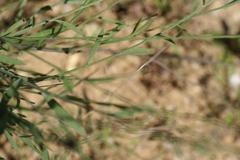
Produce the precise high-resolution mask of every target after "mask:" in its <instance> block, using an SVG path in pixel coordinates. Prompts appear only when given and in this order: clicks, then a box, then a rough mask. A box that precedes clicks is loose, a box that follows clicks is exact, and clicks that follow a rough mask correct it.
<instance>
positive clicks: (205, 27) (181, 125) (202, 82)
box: [0, 0, 240, 160]
mask: <svg viewBox="0 0 240 160" xmlns="http://www.w3.org/2000/svg"><path fill="white" fill-rule="evenodd" d="M21 2H22V3H20V5H19V1H14V0H9V1H4V0H0V22H1V23H0V31H4V30H6V28H8V27H9V26H11V25H12V24H13V21H14V20H15V19H16V18H18V17H19V18H20V17H25V18H31V17H32V15H35V14H36V15H35V16H34V18H35V21H36V22H35V23H38V22H41V21H43V20H45V19H49V18H53V17H56V16H58V15H60V14H61V13H64V12H68V11H71V10H72V9H75V8H76V7H77V5H76V3H77V2H76V3H75V1H73V0H72V1H69V3H65V4H64V3H63V1H59V0H28V1H21ZM228 2H230V1H226V0H215V1H213V2H212V3H211V5H209V6H208V7H207V8H206V9H205V11H206V12H203V14H199V15H198V16H196V17H193V18H191V19H189V20H188V21H187V22H185V23H184V24H179V25H178V26H177V27H174V28H172V29H168V30H164V27H165V26H167V25H168V24H172V23H173V22H175V21H177V20H179V19H182V18H184V17H187V16H188V15H191V13H193V12H194V11H195V10H194V7H195V5H196V4H198V5H199V4H201V3H203V4H202V5H206V4H204V3H208V1H206V2H205V1H197V0H196V1H192V0H171V1H170V0H121V1H119V2H118V3H116V1H115V2H114V1H110V0H105V1H101V2H99V3H98V4H96V5H94V6H92V7H90V8H89V9H88V10H86V11H84V12H83V13H82V14H81V16H79V18H78V20H77V21H78V23H79V24H81V22H84V25H82V26H81V29H82V32H83V33H84V34H85V35H86V36H92V35H97V34H98V33H101V31H102V30H110V29H112V27H113V26H114V25H115V24H119V23H120V22H121V23H124V25H123V26H124V27H123V28H122V29H120V30H119V31H118V33H117V34H116V36H119V37H124V36H126V35H128V34H129V33H131V32H134V26H135V29H136V28H137V27H138V23H142V21H145V20H146V23H148V24H147V25H145V26H144V27H146V26H147V31H146V30H144V32H142V33H141V35H140V36H139V37H138V38H137V39H135V40H125V41H121V42H116V43H110V42H109V43H108V44H105V45H103V46H101V47H99V48H98V51H97V53H96V59H101V58H104V57H106V56H109V55H114V54H117V52H118V51H119V50H120V49H121V48H125V47H126V48H127V47H130V46H132V45H134V44H135V43H137V42H139V41H140V40H141V39H146V38H148V37H152V36H153V35H155V34H157V33H159V32H160V31H162V30H164V33H165V35H168V36H169V37H165V39H164V40H163V39H160V40H154V41H148V42H146V43H144V44H143V45H142V48H144V49H146V50H144V53H143V54H142V55H141V53H142V52H143V50H141V53H139V54H136V52H138V50H134V51H132V52H133V55H127V56H119V57H117V58H114V59H111V60H108V61H104V62H102V63H97V64H95V65H92V66H89V67H88V68H84V69H82V70H77V71H76V72H74V73H73V75H75V76H81V77H85V78H88V77H90V78H92V79H91V81H87V82H83V83H81V84H79V85H77V86H75V87H74V89H73V91H72V92H71V94H72V95H75V96H79V97H84V98H85V99H92V100H94V101H96V102H101V105H100V103H96V104H92V105H89V106H88V107H89V108H88V109H87V110H84V111H83V110H81V109H79V106H77V105H73V104H68V103H67V102H65V101H59V103H60V104H61V105H62V106H63V107H64V108H65V109H66V110H67V111H68V112H69V113H70V114H71V115H73V117H74V118H76V119H79V120H80V121H81V122H82V123H83V126H84V128H85V129H86V132H87V136H86V137H81V136H80V135H78V134H74V133H72V132H66V133H63V132H61V130H57V129H56V127H55V125H56V123H55V121H54V120H53V118H52V117H51V116H50V117H44V115H45V112H44V111H42V112H41V114H40V115H39V113H32V112H26V113H25V112H23V113H24V115H25V116H26V117H27V119H29V120H31V121H35V120H40V119H45V120H46V119H47V120H48V121H50V122H51V125H50V122H49V124H48V125H49V126H47V125H46V124H44V125H40V128H41V129H42V130H43V131H44V132H45V133H46V142H47V144H48V147H49V152H50V154H51V156H52V159H72V160H75V159H76V160H78V159H92V160H122V159H127V160H205V159H206V160H238V159H240V154H239V153H240V97H239V96H240V94H239V93H240V92H239V91H240V90H239V86H240V61H239V55H240V40H239V34H240V4H239V3H234V5H232V6H229V7H226V8H223V9H220V10H217V11H213V12H207V11H208V10H211V9H213V8H218V7H221V6H223V5H224V4H226V3H228ZM115 3H116V4H115ZM47 6H49V7H47ZM50 6H51V7H50ZM21 7H22V8H21ZM19 8H21V12H19ZM97 13H99V14H97ZM96 14H97V15H96ZM64 20H65V19H64ZM144 23H145V22H144ZM53 25H54V24H53ZM119 26H120V25H119ZM48 27H49V28H51V26H48ZM37 31H38V30H36V31H35V32H37ZM75 34H76V33H75V32H73V31H71V30H70V31H65V32H63V33H61V36H63V37H65V39H60V38H59V39H52V40H51V39H50V40H48V43H47V44H46V45H45V46H44V47H43V49H36V48H30V51H31V52H32V53H34V54H27V53H18V54H17V57H18V58H19V59H20V60H22V61H24V62H25V65H22V66H20V67H18V70H17V73H18V74H20V75H24V76H29V75H30V74H29V73H27V72H26V71H29V70H31V71H32V72H38V73H42V74H46V73H51V74H54V73H57V71H53V68H54V67H52V66H51V65H49V64H48V63H46V61H47V62H51V64H53V65H54V66H57V67H59V68H61V69H63V70H65V71H69V70H72V69H74V68H77V67H79V66H82V65H84V64H85V63H86V62H87V60H88V56H87V55H88V54H89V50H90V49H91V47H84V45H85V44H86V43H85V42H83V41H82V40H74V39H67V38H66V37H72V36H73V35H75ZM177 34H179V36H175V35H177ZM219 35H231V36H233V37H234V36H235V38H231V37H230V38H229V37H228V38H226V39H225V38H220V36H219ZM173 37H174V38H173ZM21 47H24V45H21ZM59 48H62V49H63V50H61V51H59ZM69 48H71V49H69ZM64 49H65V50H64ZM149 50H151V51H153V52H152V53H151V54H149V55H148V54H145V51H146V52H148V51H149ZM63 51H65V52H63ZM129 52H131V51H129ZM139 52H140V51H139ZM0 53H1V54H2V53H3V54H5V52H4V51H2V50H0ZM9 54H15V53H13V52H12V53H9ZM134 54H136V55H134ZM157 54H158V56H155V57H154V55H157ZM139 55H140V56H139ZM36 57H37V58H36ZM39 57H40V58H41V59H40V58H39ZM51 83H52V82H51ZM43 84H44V85H46V84H48V82H47V83H46V84H45V83H43ZM43 84H42V85H43ZM61 89H62V87H61V86H59V87H55V88H53V89H52V91H54V92H56V93H58V92H59V91H61ZM25 95H26V96H27V97H28V99H30V100H31V101H33V102H34V103H35V104H36V105H37V104H38V105H40V104H41V102H42V97H41V96H39V95H35V94H31V93H26V94H25ZM110 103H119V104H127V105H130V106H135V105H139V104H140V105H141V107H140V108H141V110H140V111H139V110H134V109H131V107H130V108H127V109H126V110H124V111H118V108H117V109H116V108H113V107H110V106H109V104H110ZM104 104H106V105H104ZM26 105H27V104H26ZM120 108H121V107H120ZM105 111H108V112H110V111H111V112H114V113H116V114H114V116H112V115H111V116H109V115H107V114H105ZM115 111H117V112H115ZM42 116H43V117H42ZM25 148H26V149H25ZM0 155H1V156H2V157H6V159H9V160H11V159H38V155H37V154H35V153H33V152H32V151H31V149H28V148H27V147H26V146H25V145H22V148H21V150H20V152H17V151H16V150H14V149H12V148H11V145H10V144H9V143H7V141H6V138H5V137H2V136H1V137H0ZM29 157H31V158H29Z"/></svg>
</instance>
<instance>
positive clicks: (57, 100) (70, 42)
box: [0, 0, 239, 159]
mask: <svg viewBox="0 0 240 160" xmlns="http://www.w3.org/2000/svg"><path fill="white" fill-rule="evenodd" d="M212 2H213V0H210V1H207V2H204V5H202V3H200V1H199V3H196V4H197V5H195V6H194V7H195V8H193V11H192V12H191V13H190V14H189V15H186V16H185V17H183V18H182V19H180V20H177V21H174V22H172V23H169V24H168V25H166V26H163V27H160V26H157V27H154V28H153V27H152V23H153V22H154V20H155V17H154V16H153V17H146V18H142V19H140V20H139V21H138V22H135V23H133V24H126V23H125V22H123V21H120V20H115V19H107V18H106V19H105V17H101V14H102V13H103V12H104V11H107V10H110V9H111V7H113V6H114V5H115V4H117V3H119V1H113V2H107V3H108V5H107V7H106V8H104V9H102V10H100V11H99V12H97V13H95V14H94V15H91V16H88V13H89V10H91V9H92V8H93V7H95V6H97V5H100V4H101V3H104V2H102V1H101V0H82V1H75V0H65V1H58V2H57V3H55V4H51V5H46V6H42V7H41V8H40V9H38V10H37V11H35V12H33V13H32V14H31V15H30V16H28V17H25V15H24V8H25V7H26V6H27V4H28V1H27V0H20V1H18V2H16V1H10V2H8V3H9V4H11V5H14V6H15V7H16V8H15V9H14V11H13V12H15V15H14V17H13V18H12V19H11V21H10V22H8V23H9V25H6V26H1V33H0V49H1V50H0V52H1V55H0V76H1V80H0V89H1V106H0V117H1V121H0V134H4V135H5V136H6V138H7V139H8V142H9V143H10V144H11V146H12V147H13V148H14V150H15V151H16V152H20V147H21V145H27V146H28V147H29V148H31V149H32V150H34V151H35V152H36V153H38V155H39V157H41V159H50V158H51V156H50V154H49V150H48V142H49V141H54V139H52V138H51V136H53V135H55V134H56V135H57V136H58V135H59V136H63V138H60V139H59V138H56V139H57V141H59V143H63V144H68V143H70V142H71V143H73V142H72V141H71V137H75V136H76V137H77V136H80V137H81V140H82V141H84V139H87V138H88V133H89V132H91V128H90V127H89V126H88V125H89V124H84V123H85V121H84V120H83V118H82V117H81V113H86V112H89V111H91V110H94V112H97V113H100V114H102V115H104V116H106V117H111V118H116V119H124V118H129V117H132V116H133V115H135V114H138V113H152V112H153V111H152V109H151V108H150V107H148V106H143V105H139V104H134V103H129V102H125V101H122V103H115V102H114V103H113V102H104V101H98V100H94V99H90V98H88V96H87V95H85V96H83V97H80V96H74V95H73V94H72V93H73V90H74V88H75V87H77V86H78V85H79V84H81V83H88V84H90V85H91V84H94V83H104V82H109V81H114V80H116V79H118V76H110V77H97V78H96V77H95V78H94V77H91V74H90V75H88V76H84V77H83V76H79V75H78V74H77V75H76V74H75V73H79V72H80V73H82V72H84V71H85V70H88V69H89V68H91V67H93V66H96V65H98V64H101V63H107V62H110V61H111V60H114V59H117V58H120V57H124V56H154V54H155V50H153V49H151V48H146V47H145V46H144V44H146V43H148V42H151V41H157V40H162V41H166V42H167V45H168V46H169V45H176V41H177V40H180V39H208V38H239V35H189V34H186V35H184V34H183V35H181V34H178V35H175V36H171V35H168V34H167V33H168V31H172V30H175V29H177V30H180V31H182V30H183V29H184V24H185V23H187V22H189V21H190V20H191V19H193V18H194V17H196V16H199V15H202V14H205V13H209V12H212V11H216V10H220V9H224V8H226V7H229V6H231V5H233V4H235V3H238V2H239V1H236V0H233V1H229V2H228V3H227V4H225V5H224V6H221V7H219V8H215V9H210V10H208V9H207V7H208V6H209V5H210V4H211V3H212ZM69 3H73V4H74V5H75V7H74V9H72V10H70V11H67V12H63V13H61V14H59V15H57V16H55V17H47V18H45V17H44V16H43V17H41V15H43V14H46V13H47V12H49V11H51V10H53V8H54V7H57V6H63V5H69ZM158 3H159V5H160V6H161V8H162V7H163V10H165V9H166V8H167V9H168V6H169V3H168V1H158ZM9 4H6V5H4V6H3V7H2V8H1V11H0V13H5V12H9V10H8V9H9ZM37 17H38V18H39V19H40V21H39V20H38V19H37ZM41 18H42V19H41ZM93 21H100V22H101V23H103V24H108V25H110V26H111V28H110V29H109V28H107V27H106V28H105V27H102V28H100V29H99V31H98V32H97V33H93V34H92V35H90V36H89V35H86V34H85V33H84V31H83V29H84V28H85V27H86V25H87V24H89V23H90V22H93ZM2 28H3V29H2ZM129 28H130V29H131V31H132V32H131V33H128V34H126V35H121V36H119V33H120V32H121V31H123V30H124V29H129ZM153 30H154V31H158V33H157V34H154V35H151V36H149V37H146V36H145V35H144V34H146V33H149V32H151V31H153ZM66 31H72V32H74V35H73V36H70V37H69V36H65V35H64V33H65V32H66ZM76 42H78V43H76ZM122 42H131V45H129V46H125V47H122V48H119V49H118V50H114V51H112V50H111V52H112V54H111V55H109V56H106V57H104V58H98V56H97V53H98V52H99V51H102V50H107V49H108V46H109V45H111V44H121V43H122ZM59 44H61V45H59ZM62 46H67V47H62ZM36 50H43V51H44V50H53V51H56V52H60V53H59V54H71V53H73V52H77V51H78V50H84V52H86V53H87V60H86V62H85V63H84V64H83V65H81V66H79V67H76V68H74V69H71V70H64V69H62V68H60V67H58V66H56V65H54V64H53V63H51V62H49V61H47V60H45V59H43V58H42V57H40V56H38V55H37V54H35V53H34V52H35V51H36ZM22 54H29V55H31V56H32V57H34V58H36V59H38V60H40V61H43V62H44V63H45V64H46V65H48V66H50V67H51V68H52V70H54V71H55V73H54V74H42V73H38V72H34V71H30V70H24V69H23V68H22V66H23V65H24V64H25V63H27V62H23V61H21V60H20V59H18V55H22ZM159 54H160V53H159ZM147 63H151V59H150V61H148V62H147ZM143 67H144V65H143V66H142V67H140V69H142V68H143ZM18 71H22V72H25V73H28V75H29V76H23V75H20V74H18ZM138 71H139V70H138ZM136 72H137V71H136ZM56 81H57V82H58V83H55V82H56ZM43 82H48V83H49V84H50V85H47V86H41V83H43ZM59 85H61V86H62V88H61V90H60V91H59V92H57V93H56V92H55V91H52V90H53V89H54V88H57V87H59ZM25 93H31V94H36V95H38V96H40V97H42V98H43V100H42V101H41V102H40V103H39V104H38V105H36V104H34V102H32V100H31V99H29V98H28V97H27V96H25ZM61 102H66V103H70V104H73V105H77V106H78V107H79V109H80V113H79V114H78V117H77V118H73V116H72V115H71V114H69V113H68V111H67V110H66V109H64V107H63V106H62V104H61ZM95 106H98V107H95ZM99 106H100V107H99ZM104 107H109V108H107V109H105V108H104ZM52 112H53V113H54V114H53V113H52ZM26 113H28V114H29V113H30V114H31V113H32V114H38V115H39V116H40V118H39V119H37V120H36V121H31V120H29V117H27V116H25V114H26ZM49 117H50V118H52V117H54V118H55V119H57V120H58V121H57V124H51V121H48V120H49V119H50V118H49ZM89 123H90V122H89ZM42 125H48V127H49V128H50V129H49V131H45V130H44V129H40V128H41V126H42ZM49 132H51V133H49ZM92 132H93V131H92ZM109 132H111V131H109V130H107V129H106V130H104V134H109ZM63 133H64V134H63ZM103 137H104V136H103ZM64 138H65V139H64ZM69 139H70V140H69ZM69 141H70V142H69ZM86 143H88V144H89V146H91V147H92V149H94V146H92V144H91V142H89V141H88V142H86ZM69 146H70V147H72V145H71V144H70V145H69ZM199 147H200V148H201V147H202V146H199ZM73 148H74V149H75V150H76V151H77V152H78V153H79V154H80V156H81V157H82V158H86V159H90V157H88V156H87V155H86V154H85V153H84V151H83V150H82V148H81V143H77V144H76V145H73Z"/></svg>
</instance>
